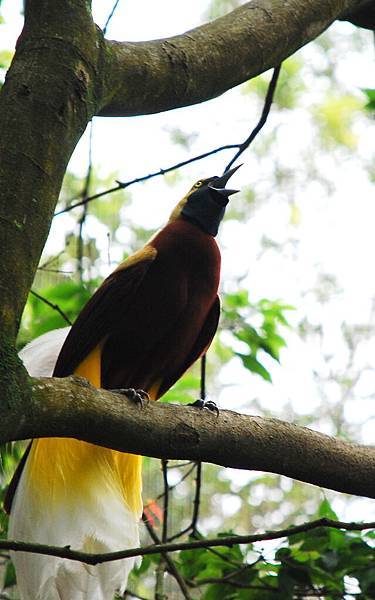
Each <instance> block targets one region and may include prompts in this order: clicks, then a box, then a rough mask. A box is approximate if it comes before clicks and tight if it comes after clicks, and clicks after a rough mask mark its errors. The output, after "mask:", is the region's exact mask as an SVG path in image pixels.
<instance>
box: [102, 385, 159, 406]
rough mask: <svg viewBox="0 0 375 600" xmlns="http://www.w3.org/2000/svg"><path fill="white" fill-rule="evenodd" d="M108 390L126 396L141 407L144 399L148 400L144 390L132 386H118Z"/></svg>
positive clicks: (148, 397)
mask: <svg viewBox="0 0 375 600" xmlns="http://www.w3.org/2000/svg"><path fill="white" fill-rule="evenodd" d="M109 391H110V392H113V393H115V394H122V395H123V396H126V397H127V398H129V400H131V401H132V402H134V404H137V406H140V407H141V408H143V406H144V401H145V400H150V396H149V395H148V393H147V392H145V391H144V390H135V389H134V388H119V389H116V390H109Z"/></svg>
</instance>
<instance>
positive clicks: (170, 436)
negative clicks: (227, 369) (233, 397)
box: [0, 377, 375, 498]
mask: <svg viewBox="0 0 375 600" xmlns="http://www.w3.org/2000/svg"><path fill="white" fill-rule="evenodd" d="M31 436H36V437H76V438H79V439H82V440H85V441H87V442H96V443H99V444H100V445H103V446H107V447H109V448H114V449H116V450H122V451H126V452H132V453H137V454H143V455H146V456H153V457H157V458H173V459H181V460H199V461H205V462H211V463H214V464H217V465H222V466H224V467H234V468H237V469H252V470H257V471H258V470H260V471H269V472H273V473H280V474H282V475H287V476H288V477H293V478H294V479H299V480H301V481H305V482H307V483H312V484H314V485H320V486H324V487H327V488H330V489H334V490H337V491H340V492H346V493H349V494H357V495H360V496H368V497H370V498H375V448H373V447H365V446H359V445H355V444H349V443H347V442H343V441H341V440H338V439H334V438H331V437H329V436H326V435H323V434H320V433H317V432H315V431H312V430H311V429H307V428H305V427H298V426H296V425H293V424H290V423H286V422H284V421H279V420H277V419H265V418H261V417H252V416H247V415H242V414H237V413H234V412H231V411H221V412H220V413H219V415H218V416H217V415H216V414H215V413H212V412H210V411H207V410H202V409H198V408H194V407H190V406H177V405H170V404H163V403H155V402H145V404H144V407H143V408H140V407H139V406H135V405H134V403H133V402H131V401H130V400H129V399H128V398H126V397H124V396H121V395H119V394H112V393H110V392H108V391H105V390H97V389H96V388H94V387H92V386H90V385H89V384H88V383H87V382H86V380H84V379H82V378H77V377H71V378H67V379H50V378H45V379H35V380H34V381H33V393H32V396H31V400H30V402H29V404H28V406H27V409H26V410H25V409H24V410H20V411H19V413H18V414H16V412H15V410H14V409H13V410H9V411H8V412H4V413H3V422H2V431H1V437H0V443H4V442H6V441H10V440H16V439H24V438H28V437H31Z"/></svg>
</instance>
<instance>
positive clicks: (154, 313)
mask: <svg viewBox="0 0 375 600" xmlns="http://www.w3.org/2000/svg"><path fill="white" fill-rule="evenodd" d="M237 169H238V167H234V168H233V169H231V170H228V171H227V172H226V173H224V175H222V176H213V177H208V178H205V179H200V180H199V181H197V182H196V183H195V184H194V185H193V186H192V187H191V188H190V190H189V191H188V193H187V194H186V195H185V196H184V197H183V198H182V200H181V201H180V202H179V203H178V204H177V205H176V206H175V208H174V209H173V211H172V213H171V215H170V218H169V220H168V222H167V224H166V225H165V226H164V227H163V228H162V229H161V230H159V231H158V232H157V233H156V234H155V235H154V236H152V237H151V239H150V240H149V241H148V242H147V243H146V244H145V246H144V247H143V248H141V249H140V250H138V251H136V252H135V253H134V254H132V255H130V256H129V257H128V258H127V259H126V260H125V261H124V262H122V263H121V264H119V266H118V267H117V268H116V269H115V270H114V271H113V272H112V273H111V274H110V275H109V276H108V277H107V278H106V279H105V280H104V281H103V283H102V284H101V286H100V287H99V288H98V289H97V291H96V292H95V293H94V295H93V296H92V297H91V298H90V300H89V301H88V302H87V304H86V305H85V306H84V307H83V309H82V311H81V312H80V314H79V315H78V317H77V319H76V321H75V323H74V324H73V326H72V327H71V328H64V329H59V330H55V331H51V332H48V333H46V334H44V335H43V336H41V337H39V338H37V339H36V340H34V341H32V342H31V343H30V344H29V345H28V346H26V347H25V348H24V349H23V351H22V352H21V358H22V359H23V360H24V364H25V366H26V368H27V369H28V371H29V373H30V374H31V375H34V376H51V375H52V376H54V377H65V376H69V375H72V374H74V375H78V376H81V377H84V378H86V379H87V380H88V381H89V382H90V383H91V384H92V385H94V386H96V387H98V388H105V389H108V390H114V391H115V390H121V391H122V392H124V393H128V394H129V395H130V396H132V395H133V396H134V398H135V399H137V398H138V400H139V398H141V400H142V398H143V397H144V396H145V395H146V394H147V396H148V397H149V398H150V399H151V400H158V399H159V398H160V397H161V396H163V394H165V392H166V391H167V390H168V389H169V388H170V387H171V386H172V385H173V384H174V383H175V382H176V381H178V379H179V378H180V377H181V376H182V375H183V373H184V372H185V371H186V370H187V369H188V368H189V367H190V366H191V365H192V364H193V363H194V362H195V361H196V360H197V359H198V358H199V357H200V356H202V355H203V354H204V353H205V352H206V351H207V349H208V347H209V346H210V344H211V342H212V339H213V337H214V334H215V332H216V329H217V326H218V321H219V315H220V300H219V296H218V287H219V280H220V262H221V257H220V250H219V247H218V245H217V243H216V240H215V236H216V235H217V233H218V229H219V225H220V222H221V220H222V218H223V216H224V213H225V209H226V206H227V204H228V202H229V197H230V196H231V195H232V194H234V193H236V192H237V191H238V190H233V189H227V188H226V187H225V186H226V184H227V182H228V180H229V178H230V177H231V176H232V175H233V174H234V173H235V171H236V170H237ZM134 390H141V391H140V392H137V391H136V392H134ZM201 404H202V403H201ZM141 462H142V457H140V456H137V455H133V454H127V453H122V452H118V451H115V450H111V449H109V448H103V447H101V446H97V445H94V444H90V443H87V442H83V441H80V440H77V439H73V438H69V439H68V438H43V439H35V440H33V441H32V442H31V443H30V445H29V447H28V449H27V451H26V452H25V454H24V456H23V458H22V459H21V462H20V464H19V466H18V468H17V470H16V472H15V475H14V476H13V480H12V481H11V483H10V485H9V488H8V493H7V496H6V499H5V503H4V505H5V509H6V510H7V512H9V513H10V516H9V531H8V536H9V537H10V538H11V539H16V540H19V541H27V542H34V543H45V544H50V545H56V546H69V547H71V548H73V549H76V550H82V551H84V552H96V553H102V552H109V551H115V550H122V549H124V548H131V547H137V546H139V531H138V523H139V519H140V516H141V513H142V498H141V492H142V474H141ZM12 560H13V562H14V566H15V570H16V575H17V585H18V590H19V595H20V599H21V600H112V598H113V596H114V594H115V592H118V593H120V594H122V593H124V591H125V589H126V585H127V578H128V575H129V572H130V571H131V569H132V568H133V567H134V564H135V563H136V559H132V558H130V559H124V560H121V561H115V562H107V563H104V564H100V565H97V566H87V565H84V564H83V563H79V562H74V561H69V560H66V559H60V558H57V557H53V556H44V555H39V554H31V553H22V552H14V553H13V554H12Z"/></svg>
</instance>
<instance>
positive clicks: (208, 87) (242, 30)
mask: <svg viewBox="0 0 375 600" xmlns="http://www.w3.org/2000/svg"><path fill="white" fill-rule="evenodd" d="M360 4H361V2H360V1H359V0H331V1H330V2H325V1H323V2H322V0H310V1H309V2H301V1H300V0H289V1H288V2H285V0H253V1H252V2H247V3H246V4H244V5H243V6H241V7H240V8H237V9H236V10H233V11H232V12H230V13H229V14H227V15H226V16H224V17H221V18H219V19H216V20H215V21H213V22H211V23H208V24H205V25H202V26H200V27H197V28H195V29H192V30H191V31H188V32H186V33H184V34H182V35H178V36H174V37H170V38H167V39H161V40H155V41H150V42H141V43H133V42H123V43H120V42H111V41H107V42H106V44H107V53H108V56H109V58H110V60H109V61H108V68H107V72H108V77H107V82H106V83H107V90H108V96H107V100H106V102H104V104H103V105H102V107H101V110H100V111H99V113H98V114H99V115H101V116H132V115H140V114H150V113H156V112H160V111H165V110H170V109H172V108H178V107H181V106H188V105H191V104H196V103H198V102H203V101H205V100H209V99H211V98H214V97H216V96H219V95H220V94H222V93H223V92H225V91H226V90H228V89H230V88H232V87H234V86H236V85H238V84H240V83H243V82H244V81H246V80H247V79H250V78H251V77H255V76H256V75H259V74H260V73H263V72H264V71H267V70H268V69H270V68H271V67H275V66H276V65H278V64H280V63H281V62H282V61H283V60H284V59H285V58H287V57H288V56H290V55H291V54H293V53H294V52H295V51H296V50H298V49H299V48H301V47H302V46H303V45H305V44H307V43H308V42H310V41H311V40H313V39H315V38H316V37H317V36H318V35H319V34H320V33H322V32H323V31H324V30H325V29H327V27H329V25H331V23H332V22H333V21H334V20H335V19H337V18H338V17H340V16H341V15H342V14H343V13H347V12H349V11H354V10H355V9H356V8H357V7H358V6H359V5H360ZM207 48H209V52H207Z"/></svg>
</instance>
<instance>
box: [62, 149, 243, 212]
mask: <svg viewBox="0 0 375 600" xmlns="http://www.w3.org/2000/svg"><path fill="white" fill-rule="evenodd" d="M240 146H241V144H227V145H226V146H220V148H215V149H214V150H210V151H209V152H204V153H203V154H199V155H198V156H194V157H193V158H189V159H187V160H184V161H182V162H179V163H177V164H175V165H172V166H171V167H167V168H166V169H159V171H155V172H154V173H150V174H149V175H143V176H142V177H137V178H136V179H131V180H130V181H125V182H121V181H118V182H117V185H116V186H115V187H112V188H110V189H108V190H104V191H103V192H98V193H97V194H93V195H92V196H89V197H88V198H84V199H83V200H80V201H79V202H76V203H75V204H70V205H69V206H66V207H65V208H63V209H61V210H59V211H57V212H55V215H54V216H55V217H57V216H58V215H62V214H63V213H66V212H69V211H71V210H73V209H74V208H77V207H78V206H83V205H84V204H87V203H88V202H92V201H93V200H97V199H98V198H102V197H103V196H107V195H108V194H112V193H113V192H118V191H119V190H124V189H125V188H128V187H130V186H131V185H134V184H135V183H142V182H143V181H147V180H148V179H152V178H153V177H159V176H160V175H165V174H166V173H170V172H171V171H175V170H176V169H180V168H181V167H185V166H186V165H189V164H190V163H192V162H195V161H197V160H202V159H203V158H207V157H208V156H211V155H212V154H216V153H217V152H221V151H222V150H232V149H234V148H239V147H240Z"/></svg>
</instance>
